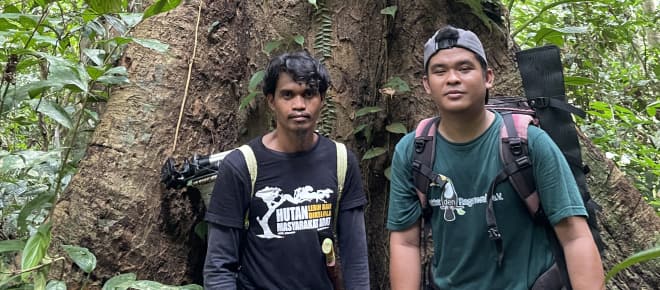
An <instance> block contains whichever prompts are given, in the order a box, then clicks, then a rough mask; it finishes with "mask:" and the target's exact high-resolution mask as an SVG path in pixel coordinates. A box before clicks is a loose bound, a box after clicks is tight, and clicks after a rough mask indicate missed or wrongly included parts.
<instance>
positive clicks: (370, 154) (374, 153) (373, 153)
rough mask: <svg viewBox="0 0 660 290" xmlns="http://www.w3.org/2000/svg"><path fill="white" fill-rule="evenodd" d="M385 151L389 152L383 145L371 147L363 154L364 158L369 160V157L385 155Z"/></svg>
mask: <svg viewBox="0 0 660 290" xmlns="http://www.w3.org/2000/svg"><path fill="white" fill-rule="evenodd" d="M385 152H387V149H385V148H383V147H374V148H371V149H369V150H367V152H366V153H364V156H362V160H368V159H371V158H374V157H377V156H380V155H383V154H385Z"/></svg>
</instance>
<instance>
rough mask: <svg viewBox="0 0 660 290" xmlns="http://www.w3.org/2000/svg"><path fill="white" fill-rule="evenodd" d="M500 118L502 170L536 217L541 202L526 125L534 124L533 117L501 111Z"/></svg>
mask: <svg viewBox="0 0 660 290" xmlns="http://www.w3.org/2000/svg"><path fill="white" fill-rule="evenodd" d="M502 118H503V122H502V128H501V129H500V136H501V140H502V144H501V146H500V156H501V158H502V162H503V163H504V171H505V172H506V174H507V175H508V179H509V181H510V182H511V185H512V186H513V188H514V189H515V190H516V192H518V195H519V196H520V198H521V199H522V200H523V201H524V202H525V205H526V206H527V210H528V211H529V213H530V214H531V215H532V217H534V218H537V217H539V216H540V204H541V203H540V200H539V194H538V192H537V191H536V183H535V181H534V173H533V170H532V166H531V165H532V163H531V160H530V159H529V150H528V148H527V145H528V143H527V127H528V126H529V125H530V124H534V123H535V119H534V117H532V116H530V115H527V114H516V113H508V114H507V113H503V114H502Z"/></svg>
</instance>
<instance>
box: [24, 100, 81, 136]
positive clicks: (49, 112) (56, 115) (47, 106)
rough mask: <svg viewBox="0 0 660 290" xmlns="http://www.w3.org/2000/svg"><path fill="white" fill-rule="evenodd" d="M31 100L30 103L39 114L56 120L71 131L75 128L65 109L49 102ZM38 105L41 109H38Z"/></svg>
mask: <svg viewBox="0 0 660 290" xmlns="http://www.w3.org/2000/svg"><path fill="white" fill-rule="evenodd" d="M39 101H40V100H38V99H35V100H30V101H29V103H30V105H32V108H34V109H36V110H37V112H39V113H42V114H44V115H46V116H48V117H50V118H51V119H53V120H55V121H56V122H57V123H59V124H60V125H62V126H64V127H66V128H67V129H71V128H72V127H73V121H72V120H71V117H70V116H69V113H67V112H66V111H65V110H64V108H62V107H61V106H60V105H59V104H58V103H55V102H51V101H49V100H43V99H42V100H41V102H39ZM37 105H38V106H39V107H37Z"/></svg>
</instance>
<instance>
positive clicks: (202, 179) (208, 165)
mask: <svg viewBox="0 0 660 290" xmlns="http://www.w3.org/2000/svg"><path fill="white" fill-rule="evenodd" d="M334 143H335V147H336V149H337V201H336V202H337V206H336V207H335V211H334V212H333V218H332V221H333V222H332V226H331V228H332V232H333V233H336V229H337V219H336V218H335V217H336V216H337V215H338V214H339V201H340V200H341V196H342V193H343V190H344V181H345V180H346V171H347V169H348V151H347V149H346V145H344V144H343V143H339V142H336V141H334ZM234 150H239V151H241V154H243V157H244V158H245V164H246V166H247V169H248V175H249V176H250V183H251V190H250V198H252V196H253V195H254V184H255V182H256V180H257V174H258V168H257V159H256V157H255V155H254V151H253V150H252V148H251V147H250V146H249V145H247V144H244V145H241V146H240V147H238V148H235V149H230V150H227V151H223V152H220V153H216V154H212V155H208V156H197V155H194V156H193V157H192V159H191V160H190V161H189V160H187V159H186V160H185V161H184V162H183V165H182V166H181V169H180V170H179V169H177V167H176V165H175V162H174V159H172V158H168V159H167V160H166V161H165V164H164V165H163V167H162V168H161V175H160V181H161V182H162V183H163V184H165V187H166V188H168V189H169V188H175V189H181V188H183V187H195V188H197V189H198V190H199V191H200V193H201V197H202V200H203V202H204V204H205V205H208V204H209V201H210V199H211V193H212V191H213V185H214V184H215V179H216V178H217V172H218V167H219V166H220V163H221V162H222V161H223V160H224V158H225V157H226V156H227V155H229V153H231V152H232V151H234ZM244 224H245V228H246V229H247V228H248V226H249V208H248V210H247V211H246V213H245V219H244Z"/></svg>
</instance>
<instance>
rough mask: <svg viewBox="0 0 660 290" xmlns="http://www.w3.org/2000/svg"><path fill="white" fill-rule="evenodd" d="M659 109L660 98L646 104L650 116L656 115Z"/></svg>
mask: <svg viewBox="0 0 660 290" xmlns="http://www.w3.org/2000/svg"><path fill="white" fill-rule="evenodd" d="M658 109H660V100H658V101H655V102H653V103H651V104H649V105H648V106H646V113H647V114H648V115H649V117H655V115H656V112H657V111H658Z"/></svg>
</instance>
